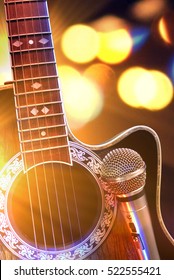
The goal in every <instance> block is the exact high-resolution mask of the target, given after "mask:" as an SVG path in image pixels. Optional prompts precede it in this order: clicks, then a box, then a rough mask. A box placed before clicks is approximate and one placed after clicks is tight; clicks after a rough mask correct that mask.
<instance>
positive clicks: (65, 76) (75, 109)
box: [59, 65, 103, 129]
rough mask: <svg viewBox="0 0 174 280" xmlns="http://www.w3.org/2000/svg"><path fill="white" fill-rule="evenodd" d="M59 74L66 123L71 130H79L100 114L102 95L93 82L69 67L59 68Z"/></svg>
mask: <svg viewBox="0 0 174 280" xmlns="http://www.w3.org/2000/svg"><path fill="white" fill-rule="evenodd" d="M59 74H60V79H61V84H62V92H63V100H64V105H65V111H66V115H67V119H68V123H69V125H70V127H71V128H72V129H77V128H80V127H82V126H84V125H85V124H86V123H87V122H89V121H91V120H93V119H95V118H96V117H97V116H98V115H99V114H100V112H101V110H102V108H103V95H102V93H101V91H100V89H99V87H98V86H97V85H96V84H95V83H94V82H92V81H90V80H89V79H87V78H85V77H83V76H82V75H81V74H80V73H79V72H78V71H76V70H75V69H74V68H72V67H70V66H66V65H62V66H60V67H59Z"/></svg>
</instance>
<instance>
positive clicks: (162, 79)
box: [145, 70, 173, 110]
mask: <svg viewBox="0 0 174 280" xmlns="http://www.w3.org/2000/svg"><path fill="white" fill-rule="evenodd" d="M150 73H151V75H152V77H153V79H154V82H155V85H156V86H155V91H154V94H153V95H152V98H151V99H150V100H149V102H148V103H147V104H146V105H145V108H147V109H149V110H162V109H164V108H165V107H166V106H168V105H169V104H170V103H171V101H172V99H173V85H172V82H171V80H170V79H169V77H168V76H167V75H166V74H164V73H162V72H160V71H157V70H151V71H150Z"/></svg>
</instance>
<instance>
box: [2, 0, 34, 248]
mask: <svg viewBox="0 0 174 280" xmlns="http://www.w3.org/2000/svg"><path fill="white" fill-rule="evenodd" d="M10 5H14V8H15V12H16V11H17V8H16V2H15V3H13V4H11V3H10V4H9V3H6V10H7V12H6V14H7V18H9V17H10V16H11V15H10ZM16 26H17V29H18V30H17V31H18V35H17V36H16V38H17V40H18V41H19V42H20V36H19V26H18V20H17V19H16ZM8 28H9V35H12V34H13V30H12V26H11V22H8ZM13 38H14V37H10V44H11V51H12V53H11V56H12V62H13V66H14V67H13V76H14V79H16V77H17V71H16V65H15V63H16V61H15V54H14V48H13ZM20 49H21V46H20ZM21 61H22V56H21ZM21 64H22V63H21ZM24 87H25V84H24ZM15 93H16V94H18V85H17V81H15ZM15 99H16V103H18V102H17V96H15ZM16 112H17V117H20V118H21V112H20V110H17V108H16ZM19 126H21V130H22V123H20V125H19V123H18V128H19ZM18 133H19V132H18ZM23 159H24V161H25V158H24V157H23ZM26 178H27V186H28V195H29V201H30V211H31V220H32V227H33V234H34V241H35V246H36V248H37V238H36V228H35V223H34V212H33V208H32V203H31V201H32V200H31V192H30V188H29V179H28V174H26Z"/></svg>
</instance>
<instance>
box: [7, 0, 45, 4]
mask: <svg viewBox="0 0 174 280" xmlns="http://www.w3.org/2000/svg"><path fill="white" fill-rule="evenodd" d="M19 2H20V3H23V2H46V0H5V1H4V3H5V4H13V3H19Z"/></svg>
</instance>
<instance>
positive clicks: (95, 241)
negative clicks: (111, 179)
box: [0, 0, 174, 260]
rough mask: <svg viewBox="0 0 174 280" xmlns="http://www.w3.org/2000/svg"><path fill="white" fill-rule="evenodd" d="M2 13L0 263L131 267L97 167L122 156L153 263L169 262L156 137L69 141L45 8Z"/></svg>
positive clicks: (9, 6)
mask: <svg viewBox="0 0 174 280" xmlns="http://www.w3.org/2000/svg"><path fill="white" fill-rule="evenodd" d="M4 4H5V12H6V19H7V26H8V38H9V46H10V55H11V62H12V65H11V67H12V72H13V78H14V81H13V90H11V89H9V90H6V89H5V88H3V90H2V91H0V170H1V171H0V238H1V241H2V244H1V256H0V257H1V259H15V258H17V259H18V258H19V259H31V260H37V259H56V260H58V259H138V253H137V248H135V245H136V244H135V243H136V242H133V239H132V237H131V234H130V229H128V227H127V225H126V223H125V221H124V219H123V218H122V214H121V212H120V211H119V205H117V202H116V198H115V196H114V195H113V194H112V193H109V192H107V190H105V188H104V187H103V183H102V180H101V170H100V167H101V162H102V159H103V157H104V156H105V155H106V154H107V153H108V152H110V151H111V150H114V149H116V148H121V147H126V148H130V149H133V150H135V151H136V152H138V153H139V154H140V155H141V156H142V158H143V160H144V162H145V163H146V166H147V180H146V187H145V192H146V195H147V201H148V203H149V211H150V214H151V218H152V225H153V228H154V232H155V237H156V240H157V245H158V249H159V253H160V256H161V258H164V259H168V258H171V259H172V258H173V257H174V250H173V244H172V242H169V240H168V239H170V238H168V233H167V230H166V229H165V225H164V223H163V220H162V216H161V212H160V211H161V210H160V209H161V208H160V179H161V154H160V144H159V141H158V137H157V135H156V133H155V132H154V131H152V130H151V129H150V128H147V127H144V126H138V127H133V128H131V129H128V130H126V131H123V132H121V133H120V134H118V135H116V136H115V137H114V138H113V139H110V140H108V141H107V142H106V143H103V144H100V145H93V146H92V145H87V144H84V143H81V142H80V141H79V140H78V139H76V138H75V137H74V135H73V134H72V133H71V131H70V129H69V127H68V124H67V122H66V117H65V114H64V107H63V101H62V96H61V90H60V85H59V79H58V74H57V67H56V61H55V54H54V45H53V41H52V35H51V27H50V22H49V14H48V8H47V1H37V0H36V1H13V0H10V1H4ZM156 204H157V208H156ZM162 229H163V230H162ZM164 233H165V234H164ZM170 241H171V240H170ZM172 241H173V240H172Z"/></svg>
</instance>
